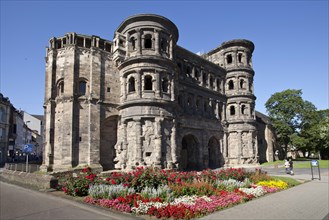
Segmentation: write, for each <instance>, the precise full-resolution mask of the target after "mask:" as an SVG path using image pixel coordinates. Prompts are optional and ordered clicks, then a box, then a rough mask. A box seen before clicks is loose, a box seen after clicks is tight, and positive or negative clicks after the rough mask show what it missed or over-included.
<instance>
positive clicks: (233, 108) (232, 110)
mask: <svg viewBox="0 0 329 220" xmlns="http://www.w3.org/2000/svg"><path fill="white" fill-rule="evenodd" d="M230 115H235V107H234V106H233V105H232V106H231V107H230Z"/></svg>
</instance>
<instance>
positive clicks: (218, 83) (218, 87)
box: [216, 79, 220, 91]
mask: <svg viewBox="0 0 329 220" xmlns="http://www.w3.org/2000/svg"><path fill="white" fill-rule="evenodd" d="M216 87H217V91H219V90H220V81H219V79H217V80H216Z"/></svg>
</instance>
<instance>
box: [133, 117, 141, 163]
mask: <svg viewBox="0 0 329 220" xmlns="http://www.w3.org/2000/svg"><path fill="white" fill-rule="evenodd" d="M135 123H136V156H135V158H136V159H135V162H136V164H137V163H138V165H141V163H142V159H143V155H142V153H143V151H142V135H143V134H142V123H141V119H135Z"/></svg>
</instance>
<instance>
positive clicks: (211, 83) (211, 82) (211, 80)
mask: <svg viewBox="0 0 329 220" xmlns="http://www.w3.org/2000/svg"><path fill="white" fill-rule="evenodd" d="M209 81H210V82H209V83H210V85H209V86H210V89H212V88H213V87H214V78H213V77H212V76H210V80H209Z"/></svg>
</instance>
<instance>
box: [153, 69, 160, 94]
mask: <svg viewBox="0 0 329 220" xmlns="http://www.w3.org/2000/svg"><path fill="white" fill-rule="evenodd" d="M154 83H155V87H154V88H155V97H157V98H160V73H159V71H157V70H156V71H155V80H154Z"/></svg>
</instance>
